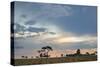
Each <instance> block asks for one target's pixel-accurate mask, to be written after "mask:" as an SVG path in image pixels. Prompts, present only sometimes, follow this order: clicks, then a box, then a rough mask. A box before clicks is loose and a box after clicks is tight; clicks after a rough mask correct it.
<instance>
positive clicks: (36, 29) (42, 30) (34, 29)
mask: <svg viewBox="0 0 100 67" xmlns="http://www.w3.org/2000/svg"><path fill="white" fill-rule="evenodd" d="M27 30H28V31H30V32H44V31H45V30H46V29H45V28H36V27H29V28H28V29H27Z"/></svg>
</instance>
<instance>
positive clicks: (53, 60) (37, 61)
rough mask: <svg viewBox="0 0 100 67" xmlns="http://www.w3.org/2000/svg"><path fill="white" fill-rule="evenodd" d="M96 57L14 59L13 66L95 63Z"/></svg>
mask: <svg viewBox="0 0 100 67" xmlns="http://www.w3.org/2000/svg"><path fill="white" fill-rule="evenodd" d="M96 60H97V56H71V57H59V58H37V59H15V63H14V65H34V64H52V63H65V62H82V61H96Z"/></svg>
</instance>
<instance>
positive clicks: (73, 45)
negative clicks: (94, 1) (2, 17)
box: [14, 2, 97, 54]
mask: <svg viewBox="0 0 100 67" xmlns="http://www.w3.org/2000/svg"><path fill="white" fill-rule="evenodd" d="M14 23H15V24H14V30H15V50H16V54H20V53H19V51H24V50H25V52H26V53H28V52H32V51H34V50H38V49H41V47H43V46H47V45H49V46H52V48H53V49H55V50H66V49H78V48H79V49H95V48H97V8H96V6H80V5H65V4H43V3H27V2H15V17H14ZM21 32H24V37H23V36H22V35H20V34H19V33H21ZM26 36H28V37H26Z"/></svg>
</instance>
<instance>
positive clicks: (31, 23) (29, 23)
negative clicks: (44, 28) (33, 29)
mask: <svg viewBox="0 0 100 67" xmlns="http://www.w3.org/2000/svg"><path fill="white" fill-rule="evenodd" d="M34 24H36V21H34V20H29V21H27V22H25V25H34Z"/></svg>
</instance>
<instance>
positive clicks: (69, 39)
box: [53, 35, 97, 45]
mask: <svg viewBox="0 0 100 67" xmlns="http://www.w3.org/2000/svg"><path fill="white" fill-rule="evenodd" d="M53 41H54V43H56V44H58V45H59V44H60V45H63V44H64V45H65V44H66V45H67V44H68V45H69V44H78V43H80V44H89V45H94V44H96V43H97V37H96V36H90V35H82V36H61V37H57V38H54V40H53Z"/></svg>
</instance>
